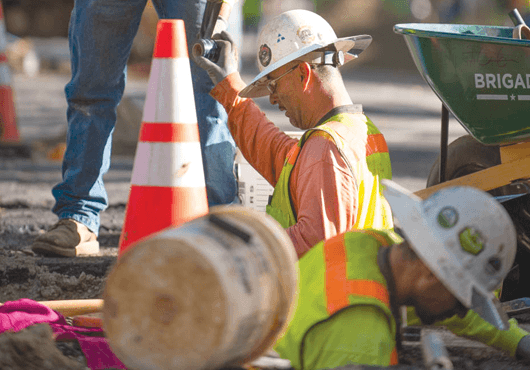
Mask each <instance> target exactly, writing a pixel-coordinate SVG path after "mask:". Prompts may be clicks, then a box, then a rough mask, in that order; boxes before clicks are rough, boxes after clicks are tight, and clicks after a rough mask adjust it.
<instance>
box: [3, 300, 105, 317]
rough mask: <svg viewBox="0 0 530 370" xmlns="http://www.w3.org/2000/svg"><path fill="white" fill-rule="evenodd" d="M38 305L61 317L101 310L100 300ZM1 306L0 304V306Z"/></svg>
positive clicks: (50, 302) (46, 302) (45, 302)
mask: <svg viewBox="0 0 530 370" xmlns="http://www.w3.org/2000/svg"><path fill="white" fill-rule="evenodd" d="M39 303H40V304H43V305H45V306H46V307H48V308H51V309H52V310H54V311H57V312H59V313H60V314H62V315H63V316H77V315H85V314H89V313H95V312H99V311H101V310H102V309H103V300H102V299H73V300H64V301H40V302H39ZM1 305H2V304H1V303H0V306H1Z"/></svg>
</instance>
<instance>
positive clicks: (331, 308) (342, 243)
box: [275, 230, 401, 370]
mask: <svg viewBox="0 0 530 370" xmlns="http://www.w3.org/2000/svg"><path fill="white" fill-rule="evenodd" d="M400 240H401V239H400V238H399V236H398V235H397V234H395V233H394V232H393V231H390V230H389V231H374V230H356V231H352V232H347V233H343V234H339V235H337V236H334V237H332V238H330V239H328V240H326V241H322V242H320V243H318V244H317V245H315V247H313V249H312V250H310V251H309V252H308V253H307V254H306V255H304V256H303V257H302V258H301V259H300V260H299V261H298V267H299V272H300V278H299V284H298V302H297V308H296V312H295V314H294V316H293V318H292V320H291V322H290V324H289V327H288V328H287V331H286V332H285V333H284V335H283V336H282V337H281V338H280V339H279V340H278V341H277V343H276V346H275V350H276V351H277V352H278V353H279V354H280V355H281V356H282V357H283V358H287V359H289V360H290V361H291V365H292V366H293V367H294V368H295V369H297V370H303V369H304V363H303V358H304V338H305V337H306V334H307V333H308V332H309V331H310V330H311V329H312V328H314V327H315V326H316V325H317V324H319V323H321V322H323V321H325V320H327V319H329V318H330V317H331V316H333V315H335V314H337V313H338V312H340V311H342V310H344V309H347V308H349V307H352V306H356V305H371V306H375V307H378V308H380V309H381V310H382V312H384V314H385V316H386V319H387V321H388V325H389V328H390V331H391V335H392V337H391V343H393V346H392V348H388V351H387V354H386V357H385V358H382V359H381V361H380V363H381V365H382V366H388V365H396V364H397V363H398V356H397V350H396V346H395V336H396V321H395V319H394V317H393V316H392V311H391V308H390V301H389V293H388V288H387V283H386V280H385V278H384V277H383V274H382V273H381V271H380V269H379V266H378V264H377V254H378V252H379V249H380V248H381V247H382V246H387V245H390V244H396V243H399V242H400ZM351 334H352V336H353V337H356V336H357V335H359V336H360V337H364V336H366V333H364V332H360V333H351ZM323 340H325V339H323Z"/></svg>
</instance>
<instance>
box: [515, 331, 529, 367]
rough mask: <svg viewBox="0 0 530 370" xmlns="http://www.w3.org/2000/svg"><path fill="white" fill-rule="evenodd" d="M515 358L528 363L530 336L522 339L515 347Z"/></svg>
mask: <svg viewBox="0 0 530 370" xmlns="http://www.w3.org/2000/svg"><path fill="white" fill-rule="evenodd" d="M515 357H516V358H517V359H518V360H526V361H530V335H527V336H525V337H523V339H521V340H520V341H519V344H518V345H517V350H516V351H515Z"/></svg>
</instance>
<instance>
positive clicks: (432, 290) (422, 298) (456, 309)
mask: <svg viewBox="0 0 530 370" xmlns="http://www.w3.org/2000/svg"><path fill="white" fill-rule="evenodd" d="M434 280H435V282H434V283H431V284H426V286H424V289H422V291H420V292H418V294H416V295H415V297H414V299H413V302H411V303H412V306H414V308H415V309H416V313H417V315H418V317H419V318H420V319H421V321H422V323H423V324H426V325H430V324H433V323H435V322H437V321H441V320H444V319H447V318H449V317H452V316H454V315H459V316H460V317H464V316H465V315H466V313H467V311H468V310H467V308H465V307H464V306H463V305H462V304H461V303H460V302H459V301H458V300H457V299H456V298H455V297H454V296H453V294H452V293H450V292H449V291H448V290H447V289H446V288H445V287H444V286H443V284H442V283H441V282H440V281H439V280H438V279H436V278H434ZM427 285H428V286H427Z"/></svg>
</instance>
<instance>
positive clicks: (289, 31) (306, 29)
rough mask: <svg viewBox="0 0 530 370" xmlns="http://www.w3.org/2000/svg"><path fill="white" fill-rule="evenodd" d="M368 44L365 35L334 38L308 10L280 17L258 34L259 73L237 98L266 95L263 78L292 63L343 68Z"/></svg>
mask: <svg viewBox="0 0 530 370" xmlns="http://www.w3.org/2000/svg"><path fill="white" fill-rule="evenodd" d="M371 42H372V37H371V36H368V35H360V36H351V37H344V38H340V39H339V38H337V35H336V34H335V31H333V28H331V26H330V25H329V23H328V22H326V20H325V19H324V18H322V17H321V16H319V15H318V14H315V13H313V12H310V11H308V10H301V9H298V10H290V11H287V12H285V13H282V14H280V15H278V16H277V17H275V18H273V19H272V20H271V21H270V22H269V23H267V25H265V27H264V28H263V30H262V31H261V33H260V35H259V39H258V47H259V49H258V66H259V70H260V72H261V73H260V74H258V75H257V76H256V78H254V80H252V82H251V83H250V85H248V86H247V87H246V88H245V89H243V90H242V91H241V92H240V93H239V95H240V96H242V97H244V98H258V97H260V96H266V95H269V90H267V87H266V81H267V75H268V74H269V73H271V72H272V71H274V70H276V69H278V68H280V67H281V66H284V65H285V64H287V63H289V62H292V61H293V60H301V61H305V62H308V63H317V64H324V63H325V64H332V63H333V64H334V65H343V64H346V63H348V62H350V61H352V60H353V59H355V58H357V56H358V55H359V54H360V53H362V51H363V50H364V49H366V48H367V47H368V45H370V43H371ZM324 52H327V53H326V56H325V57H324V55H323V54H324ZM324 59H325V60H326V61H327V62H325V60H324Z"/></svg>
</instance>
